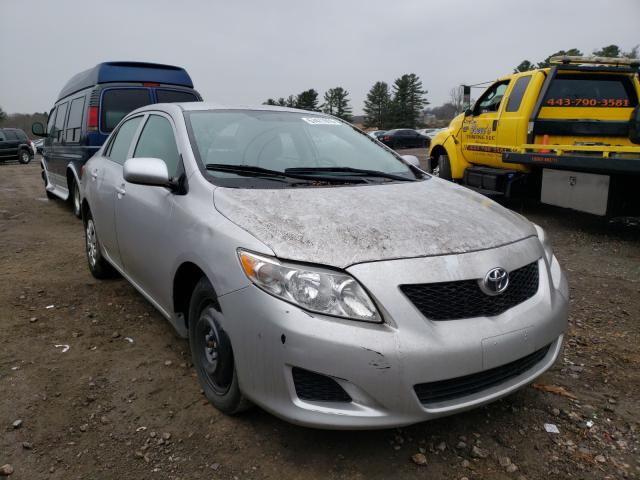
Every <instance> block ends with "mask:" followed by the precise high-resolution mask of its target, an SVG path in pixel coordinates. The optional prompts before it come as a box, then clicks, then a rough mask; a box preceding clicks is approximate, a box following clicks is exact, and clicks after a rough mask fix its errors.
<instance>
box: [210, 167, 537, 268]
mask: <svg viewBox="0 0 640 480" xmlns="http://www.w3.org/2000/svg"><path fill="white" fill-rule="evenodd" d="M214 203H215V207H216V208H217V210H218V211H219V212H220V213H221V214H222V215H224V216H226V217H227V218H228V219H229V220H231V221H232V222H234V223H235V224H237V225H238V226H240V227H241V228H243V229H245V230H246V231H248V232H249V233H251V234H252V235H253V236H255V237H256V238H257V239H258V240H260V241H262V242H263V243H264V244H266V245H267V246H268V247H269V248H271V250H272V251H273V252H274V253H275V255H276V256H277V257H279V258H282V259H289V260H298V261H302V262H311V263H317V264H323V265H330V266H333V267H338V268H346V267H348V266H350V265H353V264H356V263H362V262H372V261H379V260H390V259H397V258H412V257H423V256H433V255H447V254H455V253H464V252H470V251H476V250H483V249H488V248H494V247H498V246H500V245H504V244H508V243H512V242H515V241H518V240H521V239H523V238H526V237H529V236H532V235H536V231H535V229H534V227H533V224H532V223H531V222H529V221H528V220H526V219H525V218H524V217H522V216H520V215H518V214H517V213H514V212H511V211H510V210H507V209H506V208H503V207H501V206H500V205H498V204H497V203H495V202H494V201H492V200H490V199H488V198H487V197H484V196H482V195H479V194H477V193H475V192H472V191H471V190H468V189H466V188H463V187H460V186H458V185H455V184H452V183H450V182H446V181H444V180H440V179H436V178H430V179H428V180H425V181H419V182H411V183H390V184H378V185H359V186H347V187H330V188H326V187H325V188H322V187H318V188H288V189H239V188H224V187H219V188H216V190H215V191H214Z"/></svg>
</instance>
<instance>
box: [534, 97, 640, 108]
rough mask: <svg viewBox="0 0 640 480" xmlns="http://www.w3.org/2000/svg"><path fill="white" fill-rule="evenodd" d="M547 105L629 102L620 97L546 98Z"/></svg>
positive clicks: (621, 103)
mask: <svg viewBox="0 0 640 480" xmlns="http://www.w3.org/2000/svg"><path fill="white" fill-rule="evenodd" d="M544 103H545V105H546V106H548V107H622V108H624V107H630V106H631V102H629V100H627V99H622V98H548V99H547V100H545V102H544Z"/></svg>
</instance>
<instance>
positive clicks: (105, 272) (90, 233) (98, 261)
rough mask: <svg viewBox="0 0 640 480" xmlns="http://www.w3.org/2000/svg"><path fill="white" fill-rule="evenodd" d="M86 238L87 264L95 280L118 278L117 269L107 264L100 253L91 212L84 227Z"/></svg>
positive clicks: (88, 213)
mask: <svg viewBox="0 0 640 480" xmlns="http://www.w3.org/2000/svg"><path fill="white" fill-rule="evenodd" d="M84 238H85V246H86V251H87V262H88V263H89V270H90V271H91V275H93V276H94V277H95V278H98V279H103V278H113V277H115V276H117V272H116V270H115V268H113V267H112V266H111V264H110V263H109V262H107V260H106V258H104V257H103V256H102V252H101V251H100V241H99V240H98V233H97V232H96V225H95V223H94V222H93V217H92V216H91V212H87V221H86V224H85V226H84Z"/></svg>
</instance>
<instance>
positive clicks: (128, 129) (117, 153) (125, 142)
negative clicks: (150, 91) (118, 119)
mask: <svg viewBox="0 0 640 480" xmlns="http://www.w3.org/2000/svg"><path fill="white" fill-rule="evenodd" d="M141 120H142V117H141V116H140V117H133V118H131V119H129V120H127V121H126V122H124V123H123V124H122V126H121V127H120V128H119V129H118V131H117V132H116V137H115V138H114V139H113V140H112V141H111V145H109V153H108V154H107V157H109V158H110V159H111V160H112V161H114V162H116V163H119V164H120V165H122V164H124V162H125V160H126V159H127V154H128V153H129V147H130V146H131V141H132V140H133V136H134V135H135V134H136V132H137V131H138V125H140V121H141Z"/></svg>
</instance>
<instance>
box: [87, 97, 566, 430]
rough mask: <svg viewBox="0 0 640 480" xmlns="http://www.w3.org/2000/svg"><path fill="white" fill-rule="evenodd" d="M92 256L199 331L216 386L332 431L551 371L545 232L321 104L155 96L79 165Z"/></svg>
mask: <svg viewBox="0 0 640 480" xmlns="http://www.w3.org/2000/svg"><path fill="white" fill-rule="evenodd" d="M82 188H83V199H84V201H83V205H82V213H83V219H84V226H85V233H86V251H87V258H88V264H89V268H90V270H91V272H92V273H93V275H94V276H96V277H98V278H104V277H108V276H111V275H114V274H120V275H122V276H124V277H125V278H126V279H127V280H128V281H129V282H131V284H132V285H133V286H134V287H135V288H136V289H137V290H139V291H140V293H141V294H142V295H143V296H144V297H145V298H146V299H147V300H148V301H149V302H151V303H152V304H153V305H154V306H155V307H156V308H157V309H158V311H160V313H161V314H162V315H164V316H165V317H166V318H167V319H168V320H169V321H170V322H171V323H172V325H173V326H174V327H175V329H176V330H177V331H178V333H179V334H181V335H183V336H185V337H188V338H189V343H190V347H191V352H192V356H193V363H194V366H195V369H196V371H197V374H198V378H199V381H200V383H201V385H202V389H203V390H204V392H205V394H206V396H207V398H208V399H209V400H210V401H211V403H212V404H213V405H215V407H217V408H218V409H219V410H221V411H223V412H225V413H228V414H233V413H237V412H240V411H242V410H243V409H245V408H246V407H247V406H249V405H251V404H256V405H258V406H260V407H262V408H264V409H265V410H268V411H269V412H272V413H273V414H275V415H277V416H279V417H281V418H284V419H286V420H288V421H291V422H295V423H298V424H303V425H308V426H316V427H323V428H349V429H355V428H380V427H392V426H400V425H408V424H412V423H415V422H420V421H423V420H428V419H432V418H436V417H440V416H443V415H449V414H453V413H455V412H460V411H462V410H466V409H469V408H473V407H476V406H478V405H482V404H484V403H487V402H491V401H493V400H496V399H497V398H500V397H502V396H504V395H507V394H509V393H511V392H513V391H515V390H516V389H518V388H521V387H523V386H525V385H527V384H529V383H530V382H532V381H533V380H534V379H535V378H536V377H538V376H539V375H540V374H542V373H543V372H544V371H545V370H547V369H548V368H550V367H551V366H552V365H553V363H554V361H555V360H556V358H557V357H558V354H559V352H560V348H561V344H562V338H563V332H564V330H565V328H566V324H567V303H568V300H567V299H568V289H567V281H566V278H565V275H564V273H563V271H562V270H561V268H560V266H559V264H558V261H557V259H556V257H555V256H554V255H553V253H552V250H551V247H550V244H549V240H548V238H547V237H546V236H545V233H544V231H543V230H542V229H541V228H539V227H538V226H536V225H534V224H532V223H530V222H529V221H527V220H526V219H525V218H523V217H522V216H520V215H518V214H516V213H514V212H511V211H509V210H507V209H505V208H503V207H501V206H500V205H498V204H496V203H495V202H493V201H491V200H489V199H487V198H486V197H483V196H481V195H479V194H476V193H474V192H472V191H470V190H468V189H465V188H463V187H460V186H458V185H455V184H453V183H450V182H446V181H444V180H440V179H438V178H434V177H431V176H429V175H428V174H426V173H425V172H423V171H421V170H420V169H419V168H418V167H417V166H416V159H415V157H413V158H412V157H400V156H398V155H397V154H396V153H394V152H393V151H391V150H389V149H387V148H386V147H384V146H382V145H380V144H379V143H378V142H376V141H374V140H372V139H371V138H370V137H368V136H367V135H366V134H364V133H363V132H361V131H359V130H357V129H355V128H353V127H351V126H350V125H348V124H346V123H344V122H342V121H340V120H338V119H335V118H333V117H330V116H328V115H324V114H320V113H316V112H308V111H300V110H293V109H286V108H279V107H266V106H260V107H256V108H246V107H243V108H226V107H220V106H216V105H211V104H206V103H191V104H190V103H185V104H166V105H165V104H157V105H150V106H148V107H143V108H141V109H138V110H136V111H134V112H132V113H130V114H129V115H127V116H126V117H125V118H124V119H123V120H122V121H121V122H120V124H119V126H118V127H117V128H116V130H115V131H114V132H113V133H112V135H111V136H110V137H109V139H108V140H107V142H106V143H105V144H104V146H103V147H102V148H101V149H100V150H99V151H98V153H97V154H96V155H95V156H94V157H93V158H91V159H90V160H89V162H88V163H87V164H86V167H85V169H84V174H83V179H82Z"/></svg>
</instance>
